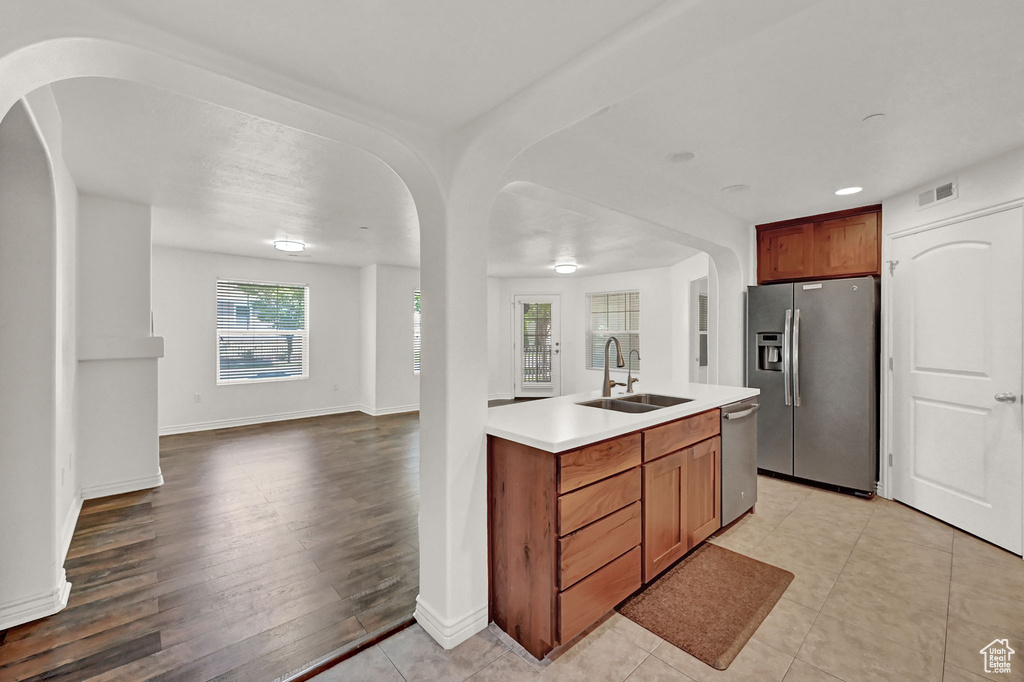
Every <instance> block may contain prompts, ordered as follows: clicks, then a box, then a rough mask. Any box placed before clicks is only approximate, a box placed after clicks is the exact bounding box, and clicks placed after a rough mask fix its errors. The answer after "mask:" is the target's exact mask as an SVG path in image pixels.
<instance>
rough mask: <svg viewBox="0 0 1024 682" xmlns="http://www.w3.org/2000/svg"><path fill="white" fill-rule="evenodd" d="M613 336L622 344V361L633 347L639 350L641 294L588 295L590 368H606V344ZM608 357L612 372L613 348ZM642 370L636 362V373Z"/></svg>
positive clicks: (588, 356) (588, 364) (626, 292)
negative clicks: (610, 359)
mask: <svg viewBox="0 0 1024 682" xmlns="http://www.w3.org/2000/svg"><path fill="white" fill-rule="evenodd" d="M612 336H614V337H615V338H617V339H618V340H619V343H621V344H622V357H623V359H627V358H628V356H629V352H630V351H631V350H633V349H634V348H635V349H636V350H637V351H639V350H640V292H639V291H621V292H615V293H607V294H587V339H586V341H587V349H588V352H587V354H586V356H587V369H604V345H605V343H606V342H607V341H608V338H609V337H612ZM609 357H611V358H612V361H611V369H615V368H616V367H615V360H614V358H615V350H614V349H611V350H610V354H609ZM627 365H628V360H627ZM639 369H640V363H639V362H637V361H636V360H635V359H634V360H633V370H634V371H638V370H639Z"/></svg>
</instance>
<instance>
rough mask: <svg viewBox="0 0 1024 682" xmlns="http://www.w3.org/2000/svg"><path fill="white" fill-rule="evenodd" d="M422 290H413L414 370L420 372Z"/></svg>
mask: <svg viewBox="0 0 1024 682" xmlns="http://www.w3.org/2000/svg"><path fill="white" fill-rule="evenodd" d="M421 348H422V346H421V341H420V290H419V289H416V290H415V291H413V292H412V371H413V372H415V373H416V374H419V373H420V349H421Z"/></svg>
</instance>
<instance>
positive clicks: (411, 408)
mask: <svg viewBox="0 0 1024 682" xmlns="http://www.w3.org/2000/svg"><path fill="white" fill-rule="evenodd" d="M419 409H420V406H419V404H418V403H417V404H416V405H399V406H397V407H382V408H380V409H376V408H373V407H370V406H368V405H360V406H359V411H360V412H362V413H363V414H368V415H370V416H371V417H382V416H384V415H386V414H403V413H405V412H419Z"/></svg>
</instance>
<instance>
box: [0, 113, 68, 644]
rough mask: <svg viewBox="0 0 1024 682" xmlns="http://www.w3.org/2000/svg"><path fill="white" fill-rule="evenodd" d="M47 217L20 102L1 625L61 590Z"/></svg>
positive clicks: (12, 147)
mask: <svg viewBox="0 0 1024 682" xmlns="http://www.w3.org/2000/svg"><path fill="white" fill-rule="evenodd" d="M62 210H63V209H62ZM56 222H57V217H56V207H55V195H54V179H53V176H52V175H51V168H50V159H49V156H48V153H47V149H46V147H45V145H44V143H43V140H42V138H41V135H40V132H39V129H38V128H37V122H36V121H35V119H34V117H33V114H32V112H31V110H30V109H29V107H28V106H27V105H26V104H25V103H24V101H22V102H20V103H19V104H17V105H15V106H14V107H13V108H12V109H11V110H10V111H9V112H8V113H7V115H6V116H5V117H4V119H3V121H2V122H0V547H2V548H3V551H0V630H2V629H4V628H7V627H10V626H13V625H16V624H18V623H22V622H25V621H27V620H32V619H34V618H39V617H42V616H45V615H49V614H51V613H54V612H56V611H59V610H60V609H61V608H63V607H64V605H65V604H66V603H67V597H68V592H69V590H70V585H68V583H67V582H66V580H65V579H64V574H63V569H62V564H63V557H62V556H61V550H60V547H59V545H60V539H59V531H58V529H59V524H60V523H61V521H60V520H59V519H58V506H59V504H58V495H57V488H58V480H57V475H58V474H57V459H58V457H57V453H56V438H57V430H58V423H59V422H60V420H58V419H57V418H56V415H57V383H58V376H57V367H58V365H60V364H61V363H60V362H59V356H58V350H57V349H58V346H59V345H60V344H58V343H57V340H56V339H57V336H56V334H57V327H58V325H57V321H58V319H60V318H61V314H60V312H59V311H58V308H57V305H58V300H59V292H58V291H57V286H56V284H57V283H56V264H57V237H56ZM60 506H62V505H60Z"/></svg>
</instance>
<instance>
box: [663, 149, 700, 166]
mask: <svg viewBox="0 0 1024 682" xmlns="http://www.w3.org/2000/svg"><path fill="white" fill-rule="evenodd" d="M665 158H666V159H668V160H669V161H671V162H672V163H686V162H687V161H693V160H694V159H695V158H697V153H696V152H691V151H682V152H676V153H675V154H669V155H668V156H666V157H665Z"/></svg>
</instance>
